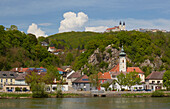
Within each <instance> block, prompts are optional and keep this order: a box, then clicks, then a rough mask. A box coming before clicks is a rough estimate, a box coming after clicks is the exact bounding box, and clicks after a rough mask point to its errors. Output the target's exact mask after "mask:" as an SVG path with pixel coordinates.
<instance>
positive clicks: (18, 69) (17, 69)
mask: <svg viewBox="0 0 170 109" xmlns="http://www.w3.org/2000/svg"><path fill="white" fill-rule="evenodd" d="M27 69H28V68H13V69H12V70H11V71H13V72H26V71H27Z"/></svg>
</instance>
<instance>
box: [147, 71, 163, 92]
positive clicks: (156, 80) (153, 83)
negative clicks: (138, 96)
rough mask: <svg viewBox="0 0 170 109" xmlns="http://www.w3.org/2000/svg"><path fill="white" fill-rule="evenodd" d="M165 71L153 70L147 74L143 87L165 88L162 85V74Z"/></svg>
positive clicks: (152, 88) (151, 88) (153, 89)
mask: <svg viewBox="0 0 170 109" xmlns="http://www.w3.org/2000/svg"><path fill="white" fill-rule="evenodd" d="M164 73H165V71H153V72H152V73H151V74H149V75H148V76H147V77H146V79H145V82H146V86H145V88H146V89H147V90H148V89H149V90H152V91H155V90H160V89H166V88H165V87H163V80H162V78H163V75H164Z"/></svg>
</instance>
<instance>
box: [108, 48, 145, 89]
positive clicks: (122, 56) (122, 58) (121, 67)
mask: <svg viewBox="0 0 170 109" xmlns="http://www.w3.org/2000/svg"><path fill="white" fill-rule="evenodd" d="M133 71H135V72H137V73H138V76H139V77H140V79H141V83H144V82H145V75H144V72H143V71H142V70H141V69H140V68H139V67H127V66H126V53H125V52H124V49H123V46H122V49H121V52H120V53H119V64H117V65H116V66H115V67H114V68H112V69H111V70H110V71H109V73H110V74H111V77H112V79H116V80H117V75H119V74H120V73H121V72H122V73H123V74H124V75H126V74H127V73H129V72H133ZM123 88H124V89H128V87H127V86H125V87H123ZM132 88H133V89H144V86H143V85H135V86H132ZM116 89H120V86H119V85H118V84H117V87H116Z"/></svg>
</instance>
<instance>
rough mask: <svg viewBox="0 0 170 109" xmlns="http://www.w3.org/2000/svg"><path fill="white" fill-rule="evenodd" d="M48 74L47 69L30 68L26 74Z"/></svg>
mask: <svg viewBox="0 0 170 109" xmlns="http://www.w3.org/2000/svg"><path fill="white" fill-rule="evenodd" d="M32 71H34V72H47V69H45V68H28V69H27V70H26V72H32Z"/></svg>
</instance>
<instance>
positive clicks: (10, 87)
mask: <svg viewBox="0 0 170 109" xmlns="http://www.w3.org/2000/svg"><path fill="white" fill-rule="evenodd" d="M16 87H19V88H20V89H21V90H22V89H23V88H26V89H27V90H30V86H28V85H15V86H14V85H5V86H4V87H3V91H5V92H8V90H12V92H15V88H16Z"/></svg>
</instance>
